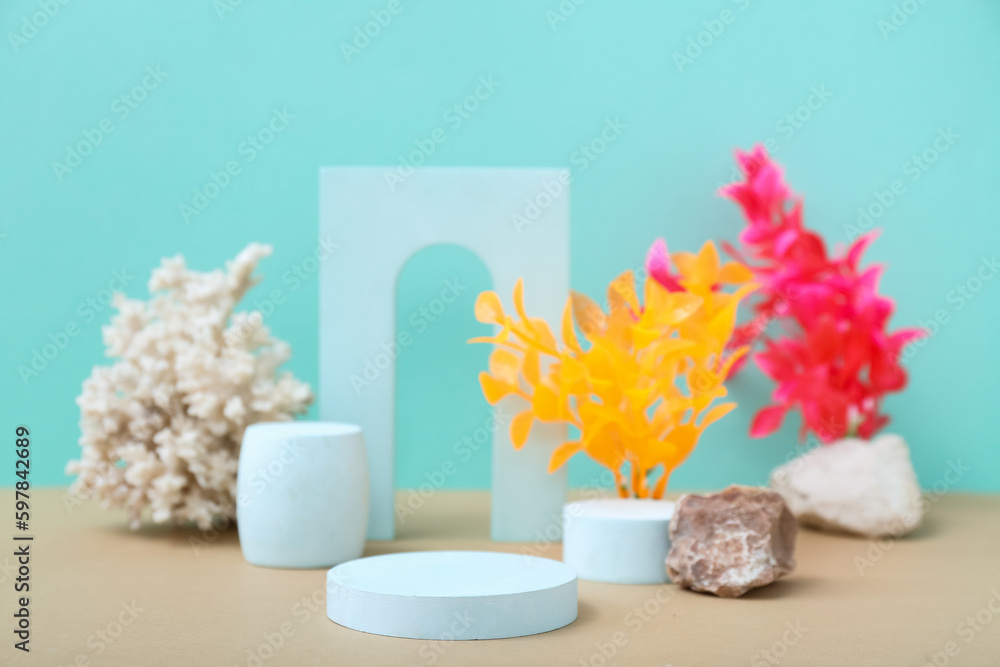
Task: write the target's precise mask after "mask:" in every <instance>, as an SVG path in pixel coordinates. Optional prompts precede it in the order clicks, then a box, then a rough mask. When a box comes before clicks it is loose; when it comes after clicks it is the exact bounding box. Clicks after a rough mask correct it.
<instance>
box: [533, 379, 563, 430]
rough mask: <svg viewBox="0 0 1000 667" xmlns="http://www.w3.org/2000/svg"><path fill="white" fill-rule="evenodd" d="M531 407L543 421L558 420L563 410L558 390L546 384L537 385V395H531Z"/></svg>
mask: <svg viewBox="0 0 1000 667" xmlns="http://www.w3.org/2000/svg"><path fill="white" fill-rule="evenodd" d="M531 409H532V410H533V411H534V413H535V416H536V417H538V418H539V419H540V420H542V421H543V422H553V421H557V420H558V419H559V416H560V412H561V411H560V409H559V398H558V397H557V396H556V392H555V391H553V390H552V389H551V388H550V387H547V386H545V385H544V384H539V385H538V386H536V387H535V395H534V396H532V397H531Z"/></svg>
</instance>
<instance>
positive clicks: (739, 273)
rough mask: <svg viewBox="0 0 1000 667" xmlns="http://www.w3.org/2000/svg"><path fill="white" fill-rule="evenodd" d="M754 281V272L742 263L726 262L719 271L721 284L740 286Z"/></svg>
mask: <svg viewBox="0 0 1000 667" xmlns="http://www.w3.org/2000/svg"><path fill="white" fill-rule="evenodd" d="M751 280H753V271H751V270H750V269H748V268H747V267H746V266H745V265H743V264H741V263H740V262H726V263H725V264H723V265H722V268H721V269H720V270H719V282H723V283H726V284H728V285H738V284H740V283H746V282H750V281H751Z"/></svg>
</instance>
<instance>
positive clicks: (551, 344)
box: [528, 317, 558, 350]
mask: <svg viewBox="0 0 1000 667" xmlns="http://www.w3.org/2000/svg"><path fill="white" fill-rule="evenodd" d="M528 321H529V322H530V324H531V329H532V331H533V332H534V334H535V336H536V337H537V339H538V342H540V343H541V344H542V345H543V346H545V347H546V348H549V349H550V350H555V349H556V348H557V347H558V345H556V337H555V336H553V335H552V329H550V328H549V323H548V322H546V321H545V320H543V319H542V318H540V317H532V318H530V319H529V320H528Z"/></svg>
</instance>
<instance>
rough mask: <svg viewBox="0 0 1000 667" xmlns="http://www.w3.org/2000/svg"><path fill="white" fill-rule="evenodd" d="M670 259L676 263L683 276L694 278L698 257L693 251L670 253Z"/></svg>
mask: <svg viewBox="0 0 1000 667" xmlns="http://www.w3.org/2000/svg"><path fill="white" fill-rule="evenodd" d="M670 260H671V261H672V262H673V263H674V265H675V266H676V267H677V270H678V271H680V273H681V275H682V276H684V277H685V278H692V277H693V276H694V273H695V265H696V264H697V262H698V257H697V256H696V255H695V254H694V253H693V252H687V251H684V250H681V251H679V252H675V253H672V254H671V255H670Z"/></svg>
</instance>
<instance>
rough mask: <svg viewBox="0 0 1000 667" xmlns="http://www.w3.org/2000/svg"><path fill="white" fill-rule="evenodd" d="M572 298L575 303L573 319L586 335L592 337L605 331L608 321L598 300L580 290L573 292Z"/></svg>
mask: <svg viewBox="0 0 1000 667" xmlns="http://www.w3.org/2000/svg"><path fill="white" fill-rule="evenodd" d="M570 300H571V301H572V303H573V319H574V320H576V326H577V327H578V328H579V329H580V331H582V332H583V335H584V336H586V337H587V338H588V339H590V338H593V337H594V336H599V335H600V334H602V333H604V330H605V329H606V328H607V326H608V321H607V317H606V316H605V315H604V311H603V310H601V307H600V306H598V305H597V302H595V301H594V300H593V299H591V298H590V297H589V296H587V295H586V294H580V293H579V292H573V293H572V294H571V296H570Z"/></svg>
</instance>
